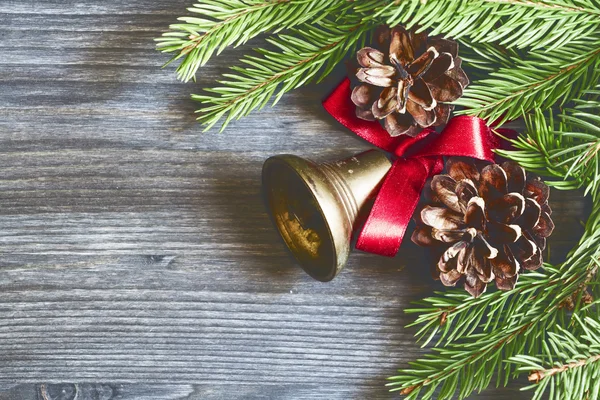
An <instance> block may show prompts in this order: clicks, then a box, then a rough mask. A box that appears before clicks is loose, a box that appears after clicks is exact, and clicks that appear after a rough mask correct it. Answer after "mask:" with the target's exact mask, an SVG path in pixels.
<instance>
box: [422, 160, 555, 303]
mask: <svg viewBox="0 0 600 400" xmlns="http://www.w3.org/2000/svg"><path fill="white" fill-rule="evenodd" d="M446 168H447V172H448V174H447V175H437V176H435V177H434V178H433V180H432V181H431V203H432V204H430V205H426V206H425V207H423V209H422V210H421V213H420V215H418V216H417V228H416V229H415V231H414V232H413V235H412V240H413V242H415V243H416V244H418V245H421V246H437V247H439V248H441V249H440V250H442V251H443V252H442V255H441V257H440V259H439V262H438V263H437V271H438V272H439V279H440V280H441V281H442V283H443V284H444V285H446V286H455V285H456V283H457V282H458V281H459V280H460V279H461V278H462V277H463V276H464V277H465V282H464V287H465V289H466V290H467V291H468V292H469V293H470V294H471V295H473V296H474V297H478V296H479V295H481V294H482V293H483V292H485V289H486V286H487V284H488V283H489V282H491V281H492V280H494V281H495V283H496V287H498V289H500V290H511V289H513V288H514V287H515V284H516V283H517V278H518V275H519V271H521V270H522V269H526V270H535V269H537V268H539V267H540V266H541V265H542V250H544V248H545V247H546V238H547V237H548V236H550V234H551V233H552V230H553V229H554V224H553V222H552V219H551V218H550V214H551V213H552V211H551V209H550V207H549V206H548V195H549V193H550V190H549V188H548V186H547V185H546V184H545V183H544V182H542V181H541V180H540V179H539V178H536V177H533V176H529V175H528V174H526V172H525V170H524V169H523V168H521V167H520V166H519V165H518V164H517V163H515V162H512V161H508V162H505V163H504V164H502V165H498V164H488V165H486V166H484V167H483V168H481V169H480V168H478V167H477V166H476V165H475V163H473V162H472V161H468V160H464V159H459V158H450V159H449V160H448V162H447V164H446Z"/></svg>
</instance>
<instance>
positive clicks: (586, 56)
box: [456, 38, 600, 121]
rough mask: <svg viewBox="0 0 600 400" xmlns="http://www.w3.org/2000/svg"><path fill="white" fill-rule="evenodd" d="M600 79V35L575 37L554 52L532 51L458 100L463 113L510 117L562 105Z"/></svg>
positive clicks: (487, 117) (493, 118) (494, 117)
mask: <svg viewBox="0 0 600 400" xmlns="http://www.w3.org/2000/svg"><path fill="white" fill-rule="evenodd" d="M598 79H600V39H598V38H594V39H588V40H580V41H574V42H572V43H570V44H569V45H568V46H565V47H562V48H560V49H555V50H553V51H552V52H531V53H529V55H528V58H527V59H526V60H516V61H515V65H513V66H512V67H503V68H499V69H498V70H497V71H496V72H493V73H491V74H490V78H488V79H483V80H481V81H478V82H475V83H474V84H472V85H471V86H469V87H467V89H466V90H465V93H464V96H463V97H462V98H461V99H459V100H458V101H457V102H456V104H460V105H463V106H465V107H467V110H464V111H463V113H467V114H474V115H477V116H479V117H481V118H484V119H487V120H491V121H494V120H501V121H506V120H510V119H514V118H517V117H519V116H520V115H521V113H522V112H523V111H529V110H532V109H537V108H539V109H542V110H544V109H547V108H549V107H551V106H553V105H558V106H561V105H563V104H564V103H565V102H566V101H568V100H570V99H572V98H576V97H579V96H580V95H581V94H582V93H583V92H584V91H585V90H587V89H590V88H592V87H593V86H594V85H596V83H597V82H598Z"/></svg>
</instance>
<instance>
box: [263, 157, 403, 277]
mask: <svg viewBox="0 0 600 400" xmlns="http://www.w3.org/2000/svg"><path fill="white" fill-rule="evenodd" d="M391 165H392V164H391V162H390V161H389V160H388V158H387V157H386V155H385V154H384V153H383V152H381V151H379V150H369V151H365V152H363V153H360V154H357V155H355V156H353V157H350V158H347V159H345V160H341V161H337V162H333V163H322V164H316V163H314V162H313V161H310V160H307V159H304V158H300V157H297V156H294V155H289V154H283V155H278V156H274V157H271V158H269V159H268V160H267V161H265V164H264V166H263V170H262V183H263V191H264V196H265V201H266V203H267V207H268V208H269V211H270V213H271V217H272V219H273V221H274V223H275V226H276V227H277V229H278V230H279V233H280V234H281V237H282V238H283V240H284V242H285V244H286V245H287V247H288V248H289V249H290V251H291V253H292V254H293V255H294V257H295V258H296V259H297V260H298V262H299V263H300V265H301V266H302V268H303V269H304V270H305V271H306V272H307V273H308V274H309V275H310V276H312V277H313V278H315V279H317V280H319V281H323V282H327V281H330V280H332V279H333V278H334V277H335V276H336V275H337V274H338V273H339V272H340V271H341V270H342V268H343V267H344V265H345V264H346V261H347V260H348V256H349V254H350V250H351V242H352V233H353V231H354V230H355V228H356V224H357V217H358V215H359V213H361V212H362V211H364V208H365V207H366V206H367V203H369V202H368V200H369V199H370V198H371V197H373V195H374V194H375V192H376V191H377V189H378V187H379V184H380V183H381V181H382V179H383V178H384V177H385V175H386V174H387V172H388V170H389V169H390V167H391Z"/></svg>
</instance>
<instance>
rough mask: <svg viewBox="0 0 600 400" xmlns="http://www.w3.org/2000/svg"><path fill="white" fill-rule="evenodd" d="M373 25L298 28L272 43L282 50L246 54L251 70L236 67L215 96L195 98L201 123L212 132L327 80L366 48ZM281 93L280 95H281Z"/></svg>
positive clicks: (328, 22) (326, 24)
mask: <svg viewBox="0 0 600 400" xmlns="http://www.w3.org/2000/svg"><path fill="white" fill-rule="evenodd" d="M371 28H372V26H370V25H364V24H356V25H343V24H340V23H339V22H337V21H336V20H333V19H331V20H330V19H324V20H322V21H321V22H320V26H319V27H304V28H298V29H293V30H292V31H291V34H290V35H284V34H280V35H278V36H276V37H272V38H270V39H268V42H269V43H270V44H272V45H273V46H275V47H277V48H278V49H279V51H272V50H266V49H258V50H257V51H258V53H260V54H261V55H262V57H253V56H246V57H245V58H243V59H242V60H241V61H242V62H243V63H245V64H246V65H248V66H249V67H248V68H240V67H232V70H233V71H235V72H236V74H225V75H224V76H225V77H226V78H228V80H226V81H220V82H219V83H221V84H222V85H223V86H221V87H217V88H213V89H208V90H207V92H210V93H211V94H204V95H193V96H192V98H193V99H194V100H197V101H200V102H201V103H202V105H203V107H202V108H201V109H200V110H199V111H198V112H199V113H200V117H199V118H198V120H199V121H200V122H202V123H203V124H205V125H207V128H206V129H207V130H208V129H210V128H211V127H212V126H213V125H214V124H216V123H217V122H218V121H219V120H220V119H221V118H222V117H224V116H225V117H226V118H225V121H224V122H223V125H222V128H221V129H224V128H225V126H226V125H227V124H228V123H229V122H230V121H231V120H232V119H234V118H236V119H239V118H241V117H242V116H245V115H247V114H248V113H250V112H251V111H252V110H254V109H256V108H262V107H264V106H265V105H266V104H267V103H268V102H269V100H270V98H271V97H272V96H275V100H274V102H273V105H274V104H276V103H277V102H278V101H279V99H280V98H281V96H283V94H284V93H286V92H288V91H290V90H292V89H295V88H297V87H299V86H302V85H304V84H306V83H308V82H310V81H313V80H316V79H318V78H323V77H324V76H326V75H327V74H328V73H329V72H330V71H331V70H332V69H333V68H334V67H335V66H336V65H337V64H338V63H339V62H341V61H342V60H343V59H344V58H345V57H346V55H347V54H348V53H349V52H351V51H355V50H356V48H357V47H359V46H362V45H363V43H364V40H365V37H366V36H367V33H368V31H369V30H370V29H371ZM276 92H277V93H276Z"/></svg>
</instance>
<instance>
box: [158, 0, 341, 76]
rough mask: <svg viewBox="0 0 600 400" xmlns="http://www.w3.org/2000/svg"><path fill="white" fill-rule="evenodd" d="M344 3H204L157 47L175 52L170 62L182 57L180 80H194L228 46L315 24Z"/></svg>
mask: <svg viewBox="0 0 600 400" xmlns="http://www.w3.org/2000/svg"><path fill="white" fill-rule="evenodd" d="M344 3H345V0H331V1H327V2H325V1H315V0H204V1H203V2H202V3H200V4H195V5H194V7H191V8H188V11H189V12H191V13H193V14H196V15H194V16H186V17H181V18H179V21H181V23H178V24H174V25H171V26H170V31H169V32H166V33H164V34H163V36H162V37H160V38H158V39H156V41H157V42H158V44H157V48H158V49H160V50H162V51H163V52H166V53H176V54H175V55H174V57H173V59H172V60H171V61H175V60H178V59H180V58H183V60H182V62H181V63H180V65H179V67H178V68H177V74H178V77H179V79H181V80H184V81H188V80H190V79H192V78H193V77H194V76H195V74H196V72H197V70H198V68H200V67H201V66H203V65H204V64H206V62H208V60H209V59H210V58H211V56H212V55H213V54H214V53H216V54H220V53H221V52H222V51H223V50H224V49H225V48H226V47H227V46H232V45H233V46H234V47H237V46H240V45H242V44H244V43H246V42H247V41H248V40H250V39H251V38H253V37H255V36H257V35H259V34H261V33H265V32H273V33H276V32H279V31H282V30H284V29H289V28H292V27H294V26H298V25H301V24H303V23H305V22H307V21H308V22H310V23H311V24H315V23H317V22H318V20H319V19H320V18H322V17H323V16H325V15H326V14H327V11H328V10H330V9H336V7H337V5H342V4H344Z"/></svg>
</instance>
